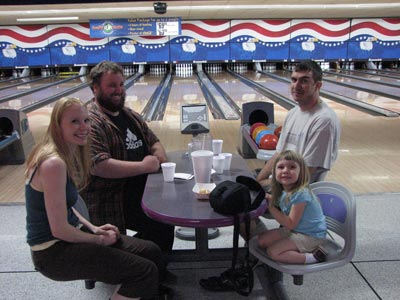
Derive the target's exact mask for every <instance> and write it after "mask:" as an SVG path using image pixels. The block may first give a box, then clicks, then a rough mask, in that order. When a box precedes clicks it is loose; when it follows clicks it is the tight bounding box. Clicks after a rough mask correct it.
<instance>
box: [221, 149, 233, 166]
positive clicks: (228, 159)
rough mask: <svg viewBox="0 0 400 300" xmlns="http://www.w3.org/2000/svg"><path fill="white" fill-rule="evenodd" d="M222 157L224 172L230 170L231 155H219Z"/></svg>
mask: <svg viewBox="0 0 400 300" xmlns="http://www.w3.org/2000/svg"><path fill="white" fill-rule="evenodd" d="M221 155H222V156H223V157H225V160H224V170H230V169H231V162H232V153H221Z"/></svg>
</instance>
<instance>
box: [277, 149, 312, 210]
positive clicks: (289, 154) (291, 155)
mask: <svg viewBox="0 0 400 300" xmlns="http://www.w3.org/2000/svg"><path fill="white" fill-rule="evenodd" d="M283 159H285V160H291V161H294V162H296V163H298V164H299V167H300V172H299V178H298V179H297V182H296V184H295V185H294V187H293V190H292V191H291V193H294V192H297V191H299V190H302V189H304V188H308V185H309V181H310V172H309V171H308V167H307V166H306V163H305V161H304V159H303V157H302V156H301V155H300V154H298V153H296V152H294V151H291V150H286V151H283V152H282V153H280V154H279V155H278V157H277V158H276V160H275V163H274V168H273V169H272V181H271V191H272V201H273V203H274V205H275V206H279V198H280V197H281V195H282V192H283V186H282V184H281V183H279V182H278V181H277V180H276V171H275V169H276V165H277V164H278V162H279V161H281V160H283Z"/></svg>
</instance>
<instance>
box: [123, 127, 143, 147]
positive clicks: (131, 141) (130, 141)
mask: <svg viewBox="0 0 400 300" xmlns="http://www.w3.org/2000/svg"><path fill="white" fill-rule="evenodd" d="M142 146H143V141H142V140H138V138H137V136H136V135H135V134H134V133H133V132H132V131H130V130H129V128H128V129H127V130H126V149H127V150H134V149H137V148H139V147H142Z"/></svg>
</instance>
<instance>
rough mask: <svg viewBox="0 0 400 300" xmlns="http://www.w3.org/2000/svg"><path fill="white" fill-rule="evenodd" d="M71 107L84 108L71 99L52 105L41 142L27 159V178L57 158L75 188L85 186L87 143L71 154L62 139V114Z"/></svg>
mask: <svg viewBox="0 0 400 300" xmlns="http://www.w3.org/2000/svg"><path fill="white" fill-rule="evenodd" d="M72 105H79V106H82V107H84V104H83V103H82V101H81V100H79V99H78V98H72V97H63V98H61V99H60V100H58V101H57V102H56V104H55V105H54V108H53V111H52V113H51V118H50V124H49V127H48V128H47V132H46V133H45V135H44V137H43V139H42V141H41V142H40V143H38V144H37V145H36V146H35V147H34V148H33V150H32V152H31V154H30V155H29V157H28V159H27V162H26V172H25V176H26V177H28V176H29V174H30V171H31V170H33V169H34V168H38V167H39V166H40V164H41V163H42V162H43V161H45V160H46V159H48V158H50V157H53V156H58V157H60V158H61V159H62V160H63V161H64V162H65V164H66V166H67V173H68V176H69V177H70V178H71V179H72V181H73V182H74V184H75V186H77V187H78V188H80V189H82V188H83V187H85V185H86V184H87V181H88V178H89V172H90V165H91V159H90V153H89V143H86V145H83V146H81V145H78V146H77V147H76V150H75V151H74V152H72V151H71V148H70V147H69V146H68V144H67V143H66V142H65V140H64V138H63V132H62V128H61V119H62V117H63V114H64V112H65V110H66V109H67V108H69V107H71V106H72Z"/></svg>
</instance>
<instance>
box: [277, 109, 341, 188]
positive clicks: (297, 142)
mask: <svg viewBox="0 0 400 300" xmlns="http://www.w3.org/2000/svg"><path fill="white" fill-rule="evenodd" d="M339 140H340V123H339V119H338V117H337V116H336V113H335V112H334V111H333V110H332V109H331V108H330V107H329V106H328V105H327V104H326V103H325V102H322V101H319V103H318V104H317V105H316V106H315V107H314V108H313V109H312V110H310V111H301V109H300V107H299V106H295V107H294V108H292V109H291V110H290V111H289V112H288V115H287V116H286V119H285V122H284V124H283V126H282V132H281V135H280V138H279V142H278V145H277V147H276V150H277V152H279V153H280V152H282V151H285V150H293V151H296V152H297V153H299V154H301V155H302V156H303V157H304V160H305V162H306V163H307V166H308V167H315V168H317V172H316V174H314V175H313V178H311V181H310V182H314V181H316V180H317V179H318V178H317V177H319V176H320V175H321V173H326V172H327V171H328V170H330V169H331V167H332V165H333V163H334V162H335V161H336V158H337V156H338V148H339Z"/></svg>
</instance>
